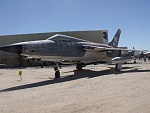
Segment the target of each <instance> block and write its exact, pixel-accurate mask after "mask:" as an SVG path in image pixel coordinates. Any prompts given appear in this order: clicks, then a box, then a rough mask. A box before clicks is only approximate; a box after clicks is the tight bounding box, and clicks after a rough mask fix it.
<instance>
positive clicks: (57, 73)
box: [54, 65, 60, 78]
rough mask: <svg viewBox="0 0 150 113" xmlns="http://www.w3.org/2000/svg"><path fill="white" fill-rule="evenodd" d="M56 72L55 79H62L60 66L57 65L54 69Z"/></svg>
mask: <svg viewBox="0 0 150 113" xmlns="http://www.w3.org/2000/svg"><path fill="white" fill-rule="evenodd" d="M54 71H55V78H60V72H59V67H58V65H56V66H55V67H54Z"/></svg>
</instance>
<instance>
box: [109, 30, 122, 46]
mask: <svg viewBox="0 0 150 113" xmlns="http://www.w3.org/2000/svg"><path fill="white" fill-rule="evenodd" d="M120 34H121V30H120V29H118V30H117V32H116V34H115V36H114V37H113V39H112V41H111V42H109V43H108V45H109V46H112V47H118V43H119V38H120Z"/></svg>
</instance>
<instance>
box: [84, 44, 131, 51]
mask: <svg viewBox="0 0 150 113" xmlns="http://www.w3.org/2000/svg"><path fill="white" fill-rule="evenodd" d="M83 49H84V50H86V51H93V52H94V51H95V52H101V51H111V50H124V51H129V50H128V49H122V48H113V47H107V46H106V47H105V46H103V47H99V46H90V45H83Z"/></svg>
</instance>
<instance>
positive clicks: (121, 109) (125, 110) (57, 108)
mask: <svg viewBox="0 0 150 113" xmlns="http://www.w3.org/2000/svg"><path fill="white" fill-rule="evenodd" d="M19 70H22V72H23V75H22V80H21V79H20V76H19V75H18V72H19ZM0 113H150V63H149V62H146V63H145V62H143V61H141V62H139V63H137V64H125V65H123V70H122V71H121V72H117V73H116V72H115V71H114V65H97V66H87V67H85V68H84V70H82V71H75V66H69V67H62V69H61V78H59V79H54V71H53V68H52V67H46V68H40V67H31V68H23V69H0Z"/></svg>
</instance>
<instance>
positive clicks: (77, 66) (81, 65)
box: [76, 63, 85, 71]
mask: <svg viewBox="0 0 150 113" xmlns="http://www.w3.org/2000/svg"><path fill="white" fill-rule="evenodd" d="M83 67H85V65H84V64H83V63H78V64H77V65H76V69H77V70H78V71H80V70H82V68H83Z"/></svg>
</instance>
